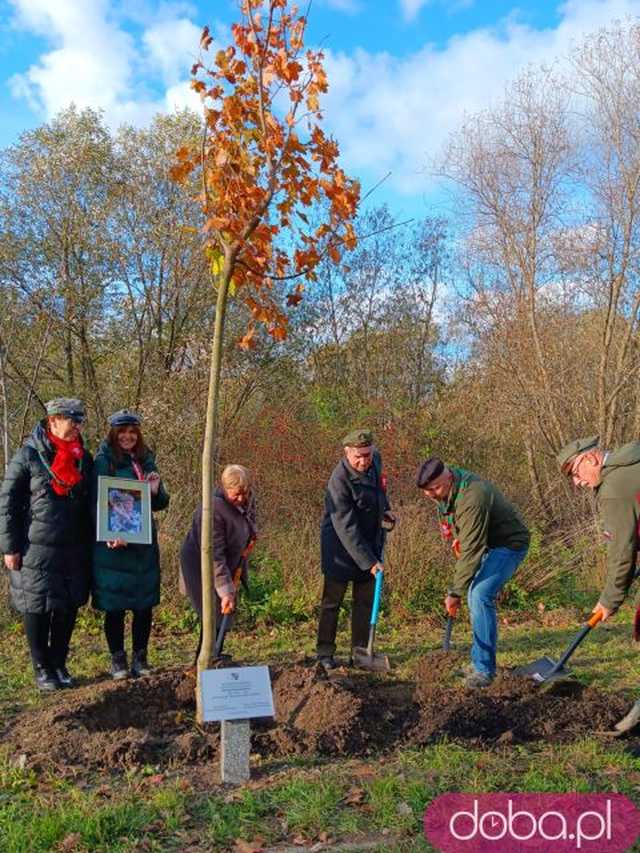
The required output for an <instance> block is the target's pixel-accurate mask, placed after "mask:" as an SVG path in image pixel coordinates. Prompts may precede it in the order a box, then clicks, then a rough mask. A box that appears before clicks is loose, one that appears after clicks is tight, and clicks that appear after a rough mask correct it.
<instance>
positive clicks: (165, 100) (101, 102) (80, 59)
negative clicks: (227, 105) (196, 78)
mask: <svg viewBox="0 0 640 853" xmlns="http://www.w3.org/2000/svg"><path fill="white" fill-rule="evenodd" d="M11 1H12V3H13V6H14V8H15V11H16V19H15V24H16V26H18V27H21V28H23V29H27V30H29V31H31V32H33V33H36V34H38V35H40V36H45V37H47V38H48V39H49V41H50V42H51V44H52V49H51V50H50V51H48V52H46V53H43V54H42V55H41V56H40V57H39V58H38V61H37V62H36V63H34V64H33V65H31V66H30V67H29V68H28V69H27V70H26V71H24V72H23V73H21V74H16V75H14V76H13V77H12V78H11V79H10V81H9V85H10V87H11V91H12V93H13V95H14V96H15V97H18V98H25V99H26V100H27V101H28V103H29V105H30V106H31V108H32V109H33V110H34V111H35V112H37V113H40V114H43V115H44V116H45V117H46V118H50V117H51V116H53V115H55V113H57V112H58V111H59V110H60V109H62V108H64V107H66V106H68V105H69V104H70V103H71V102H73V103H75V104H76V105H77V106H78V107H87V106H90V107H93V108H96V109H102V110H103V111H104V113H105V117H106V119H107V121H108V122H109V123H110V124H112V125H117V124H120V123H122V122H127V123H132V124H135V125H144V124H146V123H147V122H148V121H149V120H150V119H151V117H152V116H153V115H154V114H155V113H156V112H158V111H163V110H167V109H173V108H174V105H176V106H184V105H186V104H189V105H192V106H193V105H194V100H193V99H192V97H191V93H190V91H189V89H188V87H189V83H188V79H187V78H188V73H189V68H190V66H191V65H192V64H193V61H194V58H195V56H196V55H197V51H198V42H199V37H200V27H197V26H196V25H195V24H194V23H192V21H191V20H190V19H189V18H188V17H186V14H187V12H188V11H189V10H188V7H187V8H185V7H175V6H174V7H171V6H164V7H161V9H160V10H158V9H157V8H156V9H155V12H153V10H151V9H150V8H147V9H142V10H141V9H140V8H138V10H137V18H136V22H137V23H141V16H142V14H143V12H144V14H146V16H147V21H148V26H147V27H146V29H143V31H142V34H141V36H140V37H139V39H136V38H134V36H133V35H132V34H131V33H130V32H127V31H126V30H125V28H124V25H123V21H122V20H118V19H117V17H116V13H115V7H114V6H112V5H111V3H112V0H83V2H79V0H56V2H55V3H50V2H48V0H11ZM121 8H122V7H121ZM195 106H196V108H198V107H199V102H198V101H197V99H196V102H195Z"/></svg>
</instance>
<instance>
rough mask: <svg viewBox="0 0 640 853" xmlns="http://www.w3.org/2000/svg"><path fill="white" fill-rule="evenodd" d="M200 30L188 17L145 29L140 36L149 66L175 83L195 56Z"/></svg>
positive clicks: (166, 20)
mask: <svg viewBox="0 0 640 853" xmlns="http://www.w3.org/2000/svg"><path fill="white" fill-rule="evenodd" d="M200 33H201V27H197V26H196V25H195V24H194V23H193V22H192V21H190V20H189V19H188V18H167V19H165V20H163V21H159V22H158V23H156V24H154V25H153V26H151V27H149V28H148V29H147V30H145V32H144V33H143V36H142V41H143V43H144V45H145V48H146V50H147V54H148V57H149V63H150V65H151V67H154V66H155V67H156V68H159V69H160V70H161V73H162V76H163V78H164V80H165V81H166V82H167V83H169V84H172V85H173V84H175V83H176V82H177V81H178V80H179V79H180V77H181V76H182V77H184V73H185V70H186V69H187V66H188V65H192V64H193V63H194V62H195V61H196V58H197V56H198V44H199V41H200Z"/></svg>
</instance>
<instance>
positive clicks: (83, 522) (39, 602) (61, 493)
mask: <svg viewBox="0 0 640 853" xmlns="http://www.w3.org/2000/svg"><path fill="white" fill-rule="evenodd" d="M46 412H47V417H46V418H44V419H43V420H42V421H41V422H40V423H39V424H37V425H36V427H35V428H34V430H33V432H32V433H31V435H30V436H29V438H27V440H26V441H25V443H24V445H23V447H21V448H20V450H19V451H18V452H17V453H16V454H15V456H14V457H13V459H12V460H11V463H10V465H9V468H8V470H7V475H6V477H5V480H4V482H3V484H2V488H1V490H0V550H1V551H2V552H3V554H4V562H5V566H6V568H7V569H8V570H9V573H10V574H9V578H10V586H11V599H12V603H13V605H14V607H15V608H16V610H18V611H19V612H20V613H21V614H22V615H23V618H24V626H25V633H26V635H27V640H28V642H29V647H30V651H31V659H32V662H33V668H34V671H35V675H36V684H37V686H38V688H39V689H40V690H43V691H51V690H57V689H59V688H60V687H70V686H71V684H72V679H71V676H70V674H69V672H68V670H67V668H66V660H67V654H68V651H69V641H70V639H71V633H72V631H73V626H74V624H75V619H76V614H77V611H78V608H79V607H80V606H81V605H82V604H85V602H86V601H87V598H88V596H89V582H90V576H91V541H92V538H93V531H92V525H91V513H90V510H89V493H90V491H89V490H90V480H91V471H92V466H93V462H92V459H91V456H90V454H89V453H88V452H87V451H86V450H85V448H84V445H83V443H82V438H81V436H80V430H81V428H82V425H83V423H84V420H85V409H84V405H83V403H82V402H81V401H80V400H76V399H69V398H64V397H61V398H57V399H55V400H50V401H49V402H48V403H47V404H46Z"/></svg>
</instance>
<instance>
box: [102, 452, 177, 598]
mask: <svg viewBox="0 0 640 853" xmlns="http://www.w3.org/2000/svg"><path fill="white" fill-rule="evenodd" d="M141 465H142V470H143V471H144V473H145V474H149V473H150V472H151V471H157V470H158V469H157V468H156V462H155V458H154V456H153V454H152V453H148V454H147V456H145V458H144V459H143V460H142V462H141ZM93 475H94V481H93V505H94V507H95V506H96V501H97V485H98V477H100V476H103V477H123V478H126V479H129V480H135V479H136V474H135V471H134V470H133V466H132V464H131V457H130V456H129V455H128V454H127V455H123V457H122V459H121V460H120V462H116V461H115V459H114V457H113V454H112V452H111V448H110V446H109V445H108V444H107V442H106V441H103V442H102V444H101V445H100V447H99V448H98V452H97V454H96V458H95V463H94V469H93ZM168 505H169V495H168V494H167V492H166V491H165V488H164V485H163V484H162V482H161V483H160V489H159V491H158V494H157V495H155V496H152V498H151V509H152V510H153V511H155V510H160V509H165V507H167V506H168ZM151 526H152V530H153V541H152V543H151V545H134V544H129V545H127V547H126V548H114V549H110V548H107V545H106V543H105V542H95V543H94V546H93V583H92V603H93V606H94V607H95V608H96V609H97V610H144V609H146V608H148V607H153V606H154V605H156V604H158V602H159V601H160V551H159V549H158V536H157V532H156V526H155V523H154V522H153V520H152V525H151Z"/></svg>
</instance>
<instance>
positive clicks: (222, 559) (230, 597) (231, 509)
mask: <svg viewBox="0 0 640 853" xmlns="http://www.w3.org/2000/svg"><path fill="white" fill-rule="evenodd" d="M201 531H202V506H199V507H198V508H197V509H196V511H195V513H194V515H193V521H192V524H191V529H190V530H189V532H188V533H187V535H186V537H185V540H184V542H183V543H182V548H181V550H180V569H181V577H182V584H183V587H184V592H186V594H187V595H188V596H189V599H190V601H191V604H192V605H193V608H194V610H195V611H196V613H197V614H198V617H199V619H200V639H199V641H198V649H197V651H196V660H197V658H198V654H199V653H200V646H201V644H202V575H201V571H200V543H201ZM256 533H257V530H256V508H255V499H254V496H253V483H252V478H251V474H250V472H249V471H248V470H247V469H246V468H244V467H243V466H242V465H227V467H226V468H225V469H224V470H223V472H222V476H221V478H220V488H218V489H216V491H215V492H214V498H213V582H214V588H215V593H216V625H217V626H218V627H219V626H220V617H221V614H222V612H223V611H224V612H227V611H229V612H233V611H234V610H235V607H236V594H237V590H236V588H235V585H234V582H233V580H234V575H235V573H236V570H237V569H238V568H239V569H240V570H241V580H242V583H244V584H245V585H246V583H247V570H248V560H247V550H248V548H249V546H250V543H252V542H253V541H254V540H255V538H256Z"/></svg>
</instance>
